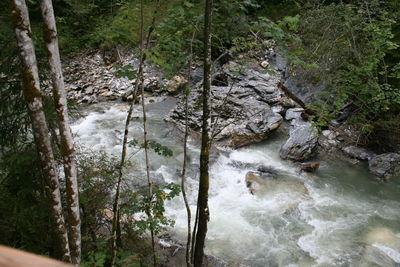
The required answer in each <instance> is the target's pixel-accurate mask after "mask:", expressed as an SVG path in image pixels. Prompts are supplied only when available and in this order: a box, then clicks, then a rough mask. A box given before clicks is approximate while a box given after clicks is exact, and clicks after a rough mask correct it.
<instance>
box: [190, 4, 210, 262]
mask: <svg viewBox="0 0 400 267" xmlns="http://www.w3.org/2000/svg"><path fill="white" fill-rule="evenodd" d="M212 6H213V0H206V5H205V20H204V58H203V61H204V80H203V123H202V134H201V151H200V181H199V194H198V199H197V210H198V221H197V231H196V241H195V246H194V258H193V260H194V262H193V264H194V266H195V267H201V266H202V265H203V257H204V245H205V239H206V234H207V223H208V220H209V217H210V211H209V209H208V188H209V182H210V181H209V155H210V136H209V131H210V129H209V127H210V126H209V122H208V120H209V118H210V103H209V101H210V91H211V64H212V62H211V19H212Z"/></svg>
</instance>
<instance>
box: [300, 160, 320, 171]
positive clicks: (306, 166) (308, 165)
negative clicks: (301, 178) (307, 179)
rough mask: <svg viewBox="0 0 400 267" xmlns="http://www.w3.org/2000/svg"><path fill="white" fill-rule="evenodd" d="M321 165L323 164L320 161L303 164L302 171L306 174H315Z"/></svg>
mask: <svg viewBox="0 0 400 267" xmlns="http://www.w3.org/2000/svg"><path fill="white" fill-rule="evenodd" d="M320 164H321V162H319V161H317V162H310V163H303V164H301V166H300V169H301V170H302V171H305V172H315V171H317V170H318V168H319V165H320Z"/></svg>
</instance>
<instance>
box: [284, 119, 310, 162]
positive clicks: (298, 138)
mask: <svg viewBox="0 0 400 267" xmlns="http://www.w3.org/2000/svg"><path fill="white" fill-rule="evenodd" d="M317 144H318V136H317V135H316V133H315V132H314V130H313V128H312V126H311V123H302V124H300V125H297V126H296V127H294V129H292V130H291V131H290V135H289V139H288V140H287V141H286V142H285V143H284V144H283V145H282V147H281V149H280V152H279V154H280V157H281V158H282V159H290V160H293V161H305V160H308V159H310V158H311V157H313V156H314V155H315V152H316V148H317Z"/></svg>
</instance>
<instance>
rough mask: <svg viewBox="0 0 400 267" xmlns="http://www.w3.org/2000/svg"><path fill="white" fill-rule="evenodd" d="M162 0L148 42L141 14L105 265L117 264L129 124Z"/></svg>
mask: <svg viewBox="0 0 400 267" xmlns="http://www.w3.org/2000/svg"><path fill="white" fill-rule="evenodd" d="M160 3H161V0H158V1H157V5H156V9H155V10H154V14H153V19H152V22H151V25H150V27H149V29H148V32H147V37H146V43H145V42H144V18H143V16H141V17H142V18H141V25H140V55H139V59H140V60H139V69H138V76H137V78H136V83H135V88H134V89H133V93H132V100H131V102H130V104H129V110H128V115H127V117H126V121H125V130H124V138H123V141H122V153H121V161H120V166H119V173H118V181H117V188H116V193H115V198H114V203H113V221H112V231H111V232H112V233H111V258H110V259H109V260H108V261H107V262H106V264H105V266H113V265H114V264H115V260H116V257H117V249H118V248H117V240H118V239H121V237H120V236H117V233H118V231H117V229H119V228H120V222H119V199H120V191H121V183H122V177H123V175H124V166H125V162H126V153H127V144H128V135H129V124H130V121H131V119H132V114H133V109H134V106H135V102H136V99H137V96H138V92H139V86H140V85H141V83H140V82H143V81H142V78H141V76H143V72H144V62H145V60H146V54H145V51H147V50H148V49H149V46H150V39H151V35H152V33H153V31H154V28H155V23H156V17H157V11H158V10H157V9H158V7H159V6H160Z"/></svg>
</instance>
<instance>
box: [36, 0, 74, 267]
mask: <svg viewBox="0 0 400 267" xmlns="http://www.w3.org/2000/svg"><path fill="white" fill-rule="evenodd" d="M40 7H41V10H42V17H43V22H44V23H43V31H44V39H45V42H46V49H47V56H48V62H49V66H50V71H51V80H52V84H53V97H54V104H55V107H56V113H57V119H58V127H59V129H60V137H61V148H60V152H61V156H62V159H63V165H64V173H65V179H66V193H67V212H68V214H67V223H68V229H69V236H68V237H69V246H70V250H71V259H72V263H73V264H75V265H79V263H80V260H81V219H80V214H79V190H78V181H77V174H76V173H77V172H76V160H75V150H74V142H73V138H72V132H71V127H70V122H69V117H68V106H67V97H66V92H65V85H64V78H63V74H62V68H61V60H60V52H59V48H58V36H57V28H56V21H55V16H54V10H53V4H52V1H51V0H42V1H41V3H40Z"/></svg>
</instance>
